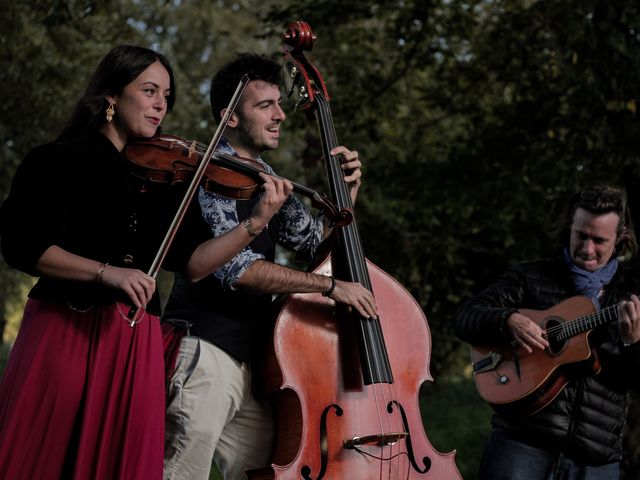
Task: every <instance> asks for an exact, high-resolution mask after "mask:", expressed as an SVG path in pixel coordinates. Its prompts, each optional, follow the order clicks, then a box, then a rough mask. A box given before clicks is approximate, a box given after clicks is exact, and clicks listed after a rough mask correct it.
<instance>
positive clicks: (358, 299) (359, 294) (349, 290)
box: [331, 280, 378, 318]
mask: <svg viewBox="0 0 640 480" xmlns="http://www.w3.org/2000/svg"><path fill="white" fill-rule="evenodd" d="M331 298H332V299H333V300H335V301H336V302H340V303H346V304H347V305H349V306H351V307H353V308H355V309H356V310H357V311H358V313H359V314H360V315H362V316H363V317H366V318H372V317H377V316H378V310H377V307H376V299H375V298H374V297H373V294H372V293H371V292H370V291H369V290H367V289H366V288H364V287H363V286H362V285H360V284H359V283H355V282H344V281H342V280H336V288H335V289H334V290H333V293H332V294H331Z"/></svg>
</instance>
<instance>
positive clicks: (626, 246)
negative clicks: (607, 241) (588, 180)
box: [561, 185, 638, 258]
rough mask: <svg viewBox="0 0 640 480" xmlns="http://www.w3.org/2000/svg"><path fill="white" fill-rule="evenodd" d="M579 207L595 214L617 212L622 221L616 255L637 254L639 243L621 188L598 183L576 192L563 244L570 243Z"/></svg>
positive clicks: (619, 227)
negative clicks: (574, 218) (574, 219)
mask: <svg viewBox="0 0 640 480" xmlns="http://www.w3.org/2000/svg"><path fill="white" fill-rule="evenodd" d="M578 208H582V209H584V210H586V211H588V212H590V213H593V214H595V215H604V214H607V213H615V214H617V215H618V217H620V221H619V222H618V231H617V237H618V238H617V240H616V250H615V255H616V256H618V257H625V258H629V257H632V256H633V255H635V253H636V251H637V249H638V243H637V240H636V236H635V233H634V231H633V225H632V223H631V213H630V212H629V208H628V206H627V200H626V197H625V194H624V192H623V191H622V190H621V189H619V188H616V187H611V186H608V185H596V186H593V187H589V188H586V189H584V190H580V191H578V192H576V193H574V194H573V195H572V196H571V198H570V199H569V203H568V205H567V210H566V214H565V217H564V222H563V224H562V229H561V240H562V242H563V245H568V244H569V239H570V236H571V227H572V225H573V217H574V216H575V213H576V210H577V209H578Z"/></svg>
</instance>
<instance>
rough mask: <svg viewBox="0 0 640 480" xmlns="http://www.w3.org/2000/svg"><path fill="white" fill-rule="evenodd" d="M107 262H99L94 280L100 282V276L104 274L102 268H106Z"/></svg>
mask: <svg viewBox="0 0 640 480" xmlns="http://www.w3.org/2000/svg"><path fill="white" fill-rule="evenodd" d="M107 265H109V264H108V263H101V264H100V265H98V270H97V271H96V278H95V281H96V282H98V283H100V282H102V276H103V275H104V269H105V268H107Z"/></svg>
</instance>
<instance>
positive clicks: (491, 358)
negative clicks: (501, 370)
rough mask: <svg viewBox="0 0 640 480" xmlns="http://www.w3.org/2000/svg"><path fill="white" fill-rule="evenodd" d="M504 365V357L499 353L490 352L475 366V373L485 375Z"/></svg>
mask: <svg viewBox="0 0 640 480" xmlns="http://www.w3.org/2000/svg"><path fill="white" fill-rule="evenodd" d="M500 363H502V355H501V354H500V353H498V352H490V353H489V355H487V356H486V357H484V358H481V359H480V360H478V361H477V362H475V363H474V364H473V373H474V374H476V373H484V372H489V371H491V370H495V369H496V368H497V367H498V365H500Z"/></svg>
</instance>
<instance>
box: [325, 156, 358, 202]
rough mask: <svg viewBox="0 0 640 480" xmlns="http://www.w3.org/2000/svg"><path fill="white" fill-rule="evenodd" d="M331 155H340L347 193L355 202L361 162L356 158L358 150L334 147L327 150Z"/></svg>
mask: <svg viewBox="0 0 640 480" xmlns="http://www.w3.org/2000/svg"><path fill="white" fill-rule="evenodd" d="M329 153H330V154H331V155H334V156H335V155H340V163H341V165H340V166H341V167H342V171H343V172H344V181H345V182H346V183H347V185H348V186H349V193H350V194H351V201H352V202H353V203H356V197H357V196H358V189H359V188H360V183H361V181H362V170H361V167H362V162H361V161H360V160H359V159H358V152H357V151H356V150H349V149H348V148H346V147H343V146H339V147H335V148H334V149H332V150H331V151H330V152H329Z"/></svg>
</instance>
